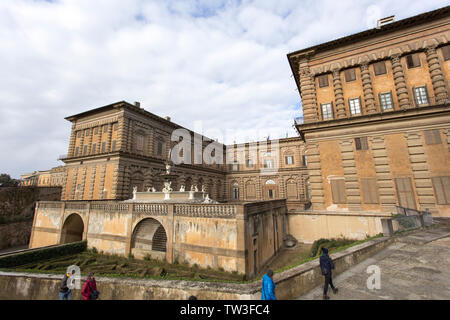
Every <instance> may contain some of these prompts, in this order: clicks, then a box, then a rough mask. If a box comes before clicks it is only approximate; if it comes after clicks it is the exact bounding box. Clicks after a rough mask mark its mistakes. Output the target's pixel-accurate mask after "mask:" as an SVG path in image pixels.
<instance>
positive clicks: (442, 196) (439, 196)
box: [431, 177, 450, 204]
mask: <svg viewBox="0 0 450 320" xmlns="http://www.w3.org/2000/svg"><path fill="white" fill-rule="evenodd" d="M431 180H432V181H433V188H434V194H435V195H436V203H437V204H450V177H433V178H431Z"/></svg>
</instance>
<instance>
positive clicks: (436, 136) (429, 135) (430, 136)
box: [425, 129, 442, 144]
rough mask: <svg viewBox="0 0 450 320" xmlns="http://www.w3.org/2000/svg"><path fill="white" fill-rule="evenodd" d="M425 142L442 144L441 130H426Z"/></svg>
mask: <svg viewBox="0 0 450 320" xmlns="http://www.w3.org/2000/svg"><path fill="white" fill-rule="evenodd" d="M425 142H426V144H440V143H441V142H442V141H441V135H440V132H439V130H437V129H433V130H425Z"/></svg>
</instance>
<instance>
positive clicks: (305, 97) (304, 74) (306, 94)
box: [299, 62, 319, 123]
mask: <svg viewBox="0 0 450 320" xmlns="http://www.w3.org/2000/svg"><path fill="white" fill-rule="evenodd" d="M299 72H300V88H301V94H302V106H303V119H304V121H305V123H309V122H316V121H318V120H319V117H318V114H317V100H316V86H315V83H314V76H313V75H312V74H311V72H310V70H309V67H308V64H307V62H304V63H300V69H299Z"/></svg>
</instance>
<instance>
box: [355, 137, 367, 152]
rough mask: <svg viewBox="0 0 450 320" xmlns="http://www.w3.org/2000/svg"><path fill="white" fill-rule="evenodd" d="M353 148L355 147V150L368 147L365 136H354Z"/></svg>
mask: <svg viewBox="0 0 450 320" xmlns="http://www.w3.org/2000/svg"><path fill="white" fill-rule="evenodd" d="M355 148H356V150H367V149H369V144H368V143H367V137H361V138H355Z"/></svg>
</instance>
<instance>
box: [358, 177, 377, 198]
mask: <svg viewBox="0 0 450 320" xmlns="http://www.w3.org/2000/svg"><path fill="white" fill-rule="evenodd" d="M361 189H362V190H361V191H362V194H363V199H364V203H379V201H378V194H377V181H376V179H375V178H362V179H361Z"/></svg>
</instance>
